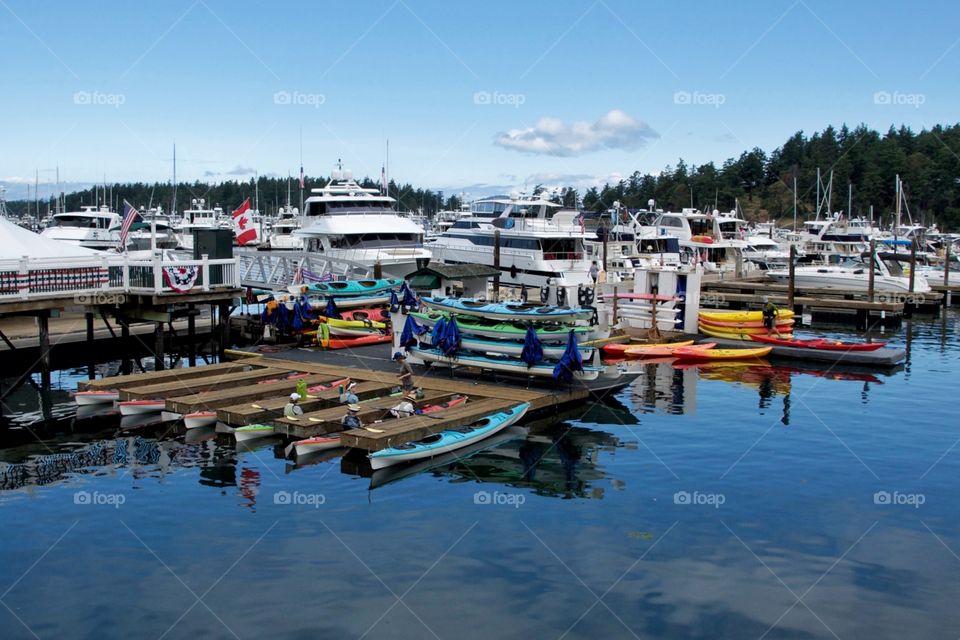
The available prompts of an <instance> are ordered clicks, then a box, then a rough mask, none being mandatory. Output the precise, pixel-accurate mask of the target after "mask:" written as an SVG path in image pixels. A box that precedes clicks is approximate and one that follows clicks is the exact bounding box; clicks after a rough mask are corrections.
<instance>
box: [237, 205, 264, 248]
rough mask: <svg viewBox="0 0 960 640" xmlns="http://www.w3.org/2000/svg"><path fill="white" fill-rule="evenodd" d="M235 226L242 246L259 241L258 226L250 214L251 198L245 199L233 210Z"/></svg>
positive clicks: (238, 241)
mask: <svg viewBox="0 0 960 640" xmlns="http://www.w3.org/2000/svg"><path fill="white" fill-rule="evenodd" d="M233 226H234V231H235V232H236V234H237V244H239V245H240V246H241V247H242V246H243V245H246V244H252V243H256V242H257V239H258V237H257V236H258V234H257V227H256V225H254V224H253V217H252V216H251V215H250V198H247V199H246V200H244V201H243V204H242V205H240V206H239V207H237V209H236V210H235V211H234V212H233Z"/></svg>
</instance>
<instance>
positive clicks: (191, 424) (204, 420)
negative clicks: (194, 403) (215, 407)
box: [183, 411, 217, 429]
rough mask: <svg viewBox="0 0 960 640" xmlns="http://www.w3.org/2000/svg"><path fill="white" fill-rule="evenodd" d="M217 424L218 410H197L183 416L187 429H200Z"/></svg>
mask: <svg viewBox="0 0 960 640" xmlns="http://www.w3.org/2000/svg"><path fill="white" fill-rule="evenodd" d="M215 424H217V412H216V411H196V412H194V413H188V414H187V415H185V416H183V425H184V426H185V427H186V428H187V429H200V428H202V427H209V426H212V425H215Z"/></svg>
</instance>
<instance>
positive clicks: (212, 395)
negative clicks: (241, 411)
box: [167, 375, 343, 413]
mask: <svg viewBox="0 0 960 640" xmlns="http://www.w3.org/2000/svg"><path fill="white" fill-rule="evenodd" d="M342 377H343V376H342V375H340V376H324V375H312V376H308V377H306V378H301V380H302V381H303V382H305V383H306V385H307V386H308V387H309V386H311V385H315V384H321V383H324V382H332V381H333V380H336V379H338V378H342ZM299 382H300V380H281V381H279V382H271V383H269V384H248V385H246V386H243V387H233V388H230V389H222V390H219V391H207V392H204V393H193V394H189V395H183V396H178V397H175V398H167V411H174V412H176V413H190V412H192V411H200V410H207V409H217V408H219V407H226V406H230V405H232V404H237V403H239V402H241V401H249V402H256V401H257V400H260V399H263V398H270V397H274V398H284V399H285V398H287V397H288V396H289V395H290V394H291V393H293V392H294V391H296V388H297V383H299ZM326 393H329V392H326ZM334 393H336V391H334Z"/></svg>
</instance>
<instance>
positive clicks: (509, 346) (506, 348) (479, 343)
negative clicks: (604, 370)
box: [420, 327, 593, 360]
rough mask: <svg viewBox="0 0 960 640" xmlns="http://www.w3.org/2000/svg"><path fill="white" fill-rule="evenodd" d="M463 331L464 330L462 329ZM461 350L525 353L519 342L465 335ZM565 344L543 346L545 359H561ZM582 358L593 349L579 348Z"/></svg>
mask: <svg viewBox="0 0 960 640" xmlns="http://www.w3.org/2000/svg"><path fill="white" fill-rule="evenodd" d="M460 330H461V331H463V328H462V327H460ZM464 333H465V332H464ZM420 341H421V342H423V343H424V344H432V343H431V336H430V334H429V333H425V334H423V335H422V336H420ZM460 348H461V349H466V350H467V351H476V352H477V353H497V354H501V355H505V356H516V357H520V355H521V354H522V353H523V342H520V341H517V340H487V339H484V338H478V337H476V336H470V335H465V336H463V337H461V338H460ZM566 349H567V346H566V345H564V344H556V343H554V344H545V345H543V356H544V357H545V358H559V357H560V356H562V355H563V352H564V351H566ZM577 349H579V350H580V357H581V358H584V359H586V360H589V359H590V358H591V357H593V347H583V346H578V347H577Z"/></svg>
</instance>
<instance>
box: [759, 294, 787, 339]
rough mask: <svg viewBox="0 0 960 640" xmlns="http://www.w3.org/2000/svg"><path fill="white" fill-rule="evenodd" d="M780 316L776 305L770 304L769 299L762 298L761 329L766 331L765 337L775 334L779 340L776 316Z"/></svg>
mask: <svg viewBox="0 0 960 640" xmlns="http://www.w3.org/2000/svg"><path fill="white" fill-rule="evenodd" d="M779 315H780V309H778V308H777V305H775V304H773V303H772V302H770V298H769V297H767V296H763V327H764V328H765V329H766V330H767V335H768V336H769V335H770V334H771V333H774V332H776V334H777V337H778V338H781V337H783V336H781V335H780V330H779V329H777V316H779Z"/></svg>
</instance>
